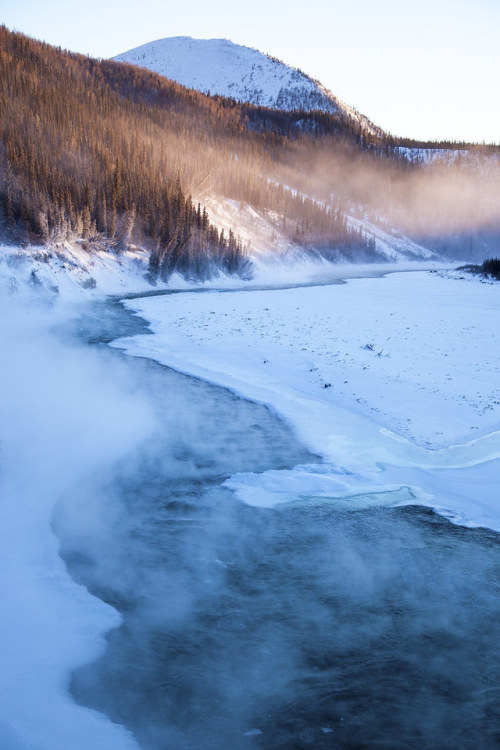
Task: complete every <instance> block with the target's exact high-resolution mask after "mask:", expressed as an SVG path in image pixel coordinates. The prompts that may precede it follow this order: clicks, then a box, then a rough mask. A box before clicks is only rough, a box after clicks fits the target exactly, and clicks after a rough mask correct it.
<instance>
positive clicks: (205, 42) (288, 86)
mask: <svg viewBox="0 0 500 750" xmlns="http://www.w3.org/2000/svg"><path fill="white" fill-rule="evenodd" d="M113 59H114V60H118V61H119V62H127V63H131V64H133V65H138V66H140V67H142V68H147V69H148V70H152V71H154V72H155V73H159V74H160V75H163V76H166V77H167V78H171V79H173V80H174V81H177V82H178V83H181V84H182V85H183V86H187V87H188V88H193V89H198V90H199V91H203V92H204V93H211V94H218V95H220V96H227V97H231V98H232V99H237V100H241V101H245V102H250V103H251V104H256V105H259V106H264V107H273V108H276V109H283V110H294V109H304V110H313V109H319V110H323V111H325V112H331V113H343V114H345V115H346V116H347V117H348V118H352V119H354V120H356V122H358V123H360V124H362V126H363V127H364V128H365V129H366V130H367V131H368V132H370V133H378V132H379V130H378V128H376V127H375V126H374V125H373V124H372V123H371V122H370V121H369V120H368V119H367V118H366V117H364V116H363V115H360V114H359V113H358V112H356V110H354V109H352V108H351V107H348V106H347V105H346V104H343V103H342V102H340V101H339V100H338V99H337V98H336V97H335V96H334V95H333V94H332V93H331V92H330V91H328V90H327V89H326V88H324V87H323V86H322V85H321V84H320V83H319V82H318V81H315V80H314V79H312V78H310V77H309V76H307V75H305V73H302V72H301V71H300V70H296V69H295V68H290V67H288V66H287V65H285V64H284V63H282V62H279V61H278V60H276V59H274V58H272V57H269V56H268V55H264V54H262V53H261V52H259V51H258V50H255V49H251V48H250V47H243V46H241V45H238V44H234V43H233V42H231V41H229V40H227V39H192V38H191V37H187V36H180V37H170V38H167V39H158V40H157V41H155V42H149V43H148V44H143V45H142V46H140V47H135V48H134V49H131V50H128V51H127V52H123V53H122V54H120V55H117V56H116V57H115V58H113Z"/></svg>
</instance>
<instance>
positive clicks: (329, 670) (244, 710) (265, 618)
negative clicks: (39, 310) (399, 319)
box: [54, 301, 500, 750]
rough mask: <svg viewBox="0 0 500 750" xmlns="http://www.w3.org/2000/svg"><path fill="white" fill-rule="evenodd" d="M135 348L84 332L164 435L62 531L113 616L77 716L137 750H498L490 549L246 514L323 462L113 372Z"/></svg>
mask: <svg viewBox="0 0 500 750" xmlns="http://www.w3.org/2000/svg"><path fill="white" fill-rule="evenodd" d="M144 329H145V324H144V323H143V321H141V320H140V319H139V318H137V317H135V316H133V315H132V314H130V313H128V312H126V311H125V310H124V309H123V308H122V307H121V305H120V304H119V303H118V302H113V301H111V302H107V303H105V304H102V305H99V306H97V307H96V308H94V310H93V312H92V314H89V315H87V316H85V317H83V318H82V319H81V320H80V321H79V324H78V336H79V337H80V339H81V340H82V341H83V342H85V343H87V344H88V345H89V346H97V347H101V348H103V350H104V349H106V350H107V351H106V356H112V357H116V358H122V360H123V362H124V366H127V367H128V368H131V372H132V373H133V377H134V379H135V381H136V382H137V384H138V388H140V389H141V390H143V391H144V392H145V393H147V394H148V397H149V398H150V400H151V402H152V403H153V404H154V410H155V413H156V428H155V431H154V435H152V437H151V438H150V439H149V440H148V441H146V442H145V443H144V444H143V445H142V446H141V448H140V449H139V450H138V451H136V452H135V453H134V455H130V456H127V458H126V459H125V460H123V461H121V462H120V463H119V464H116V465H113V466H111V467H109V469H108V470H107V471H106V472H104V473H103V474H101V475H99V476H96V477H94V478H93V479H92V481H91V482H89V483H88V484H86V485H85V486H80V487H78V488H75V490H74V492H73V493H71V495H70V496H68V497H66V498H64V500H63V501H62V502H61V503H60V504H59V507H58V510H57V512H56V515H55V518H54V528H55V530H56V533H57V535H58V537H59V539H60V544H61V554H62V556H63V558H64V560H65V561H66V564H67V566H68V568H69V571H70V573H71V574H72V576H73V577H74V579H75V580H77V581H79V582H81V583H82V584H84V585H86V586H87V587H88V588H89V590H90V591H91V592H92V593H93V594H95V595H96V596H98V597H100V598H102V599H103V600H105V601H106V602H109V603H111V604H112V605H113V606H114V607H116V608H117V609H118V610H119V611H120V612H121V614H122V616H123V624H122V625H121V627H119V628H118V629H116V630H114V631H112V632H110V633H109V634H108V637H107V649H106V651H105V653H103V655H102V656H101V657H100V658H99V659H98V660H97V661H96V662H94V663H92V664H88V665H85V666H82V667H81V668H80V669H78V670H77V671H76V672H74V674H73V676H72V681H71V693H72V695H73V697H74V699H75V700H76V701H77V702H79V703H81V704H83V705H85V706H89V707H92V708H95V709H97V710H99V711H101V712H104V713H106V714H107V715H108V716H109V717H110V718H111V719H112V720H113V721H115V722H118V723H120V724H123V725H125V726H126V727H128V728H129V729H130V730H131V731H132V732H133V733H134V734H135V736H136V738H137V741H138V743H139V744H140V746H141V747H142V748H143V749H144V750H167V749H169V748H171V749H172V750H181V749H184V748H190V749H191V748H192V749H193V750H195V749H196V750H238V749H239V748H261V749H262V750H285V749H286V748H297V749H299V748H352V749H353V750H354V749H362V748H382V749H384V748H401V749H402V750H403V749H404V748H415V749H419V750H420V749H421V750H423V749H424V748H428V749H430V748H438V749H443V750H445V749H448V748H449V749H450V750H461V749H462V748H463V749H466V748H467V749H468V748H470V749H471V750H481V749H483V748H484V749H485V750H487V749H489V748H496V747H499V746H500V555H499V536H498V535H497V534H495V533H493V532H490V531H487V530H483V529H475V530H473V529H465V528H461V527H458V526H454V525H452V524H451V523H450V522H448V521H447V520H445V519H443V518H441V517H439V516H437V515H436V514H435V513H433V512H432V511H431V510H429V509H424V508H421V507H415V506H410V507H405V508H387V507H384V508H383V507H380V508H372V509H370V510H363V511H356V512H346V511H345V510H338V509H335V507H333V505H332V504H329V503H328V502H327V501H325V503H324V504H322V505H321V504H320V505H318V504H317V502H316V503H315V504H314V505H307V504H304V505H298V504H295V503H294V504H291V505H281V506H279V507H276V508H274V509H261V508H254V507H249V506H246V505H244V504H242V503H240V502H239V501H238V500H237V499H236V498H235V497H234V495H233V494H232V493H231V492H230V491H229V490H228V489H227V488H225V487H223V486H222V483H223V482H224V480H225V479H226V478H227V477H228V476H230V475H231V474H234V473H235V472H240V471H244V472H262V471H266V470H268V469H280V468H290V467H292V466H294V465H296V464H297V463H304V462H307V463H312V462H315V461H319V459H318V458H316V457H314V456H311V455H310V454H309V453H307V451H305V450H304V449H303V448H302V447H301V445H299V444H298V442H297V440H296V439H295V437H294V435H293V433H292V431H291V430H290V429H289V428H288V427H287V425H286V424H284V423H283V422H282V421H281V420H280V419H278V418H277V417H276V416H275V415H274V414H272V413H271V412H270V411H269V410H268V409H266V408H265V407H263V406H261V405H258V404H255V403H252V402H249V401H246V400H244V399H241V398H238V397H236V396H234V395H233V394H231V393H230V392H229V391H227V390H225V389H223V388H218V387H215V386H212V385H209V384H207V383H205V382H203V381H200V380H197V379H194V378H191V377H188V376H185V375H182V374H179V373H176V372H174V371H173V370H170V369H168V368H165V367H162V366H160V365H158V364H155V363H154V362H151V361H150V360H147V359H139V358H132V357H126V356H125V355H123V354H121V353H120V352H118V351H114V350H113V351H112V352H109V348H108V347H107V346H106V342H108V341H110V340H112V339H114V338H116V337H119V336H123V335H131V334H133V333H135V332H144ZM103 355H104V352H103ZM68 750H70V749H68ZM95 750H101V749H100V748H96V749H95ZM102 750H105V749H104V748H103V749H102Z"/></svg>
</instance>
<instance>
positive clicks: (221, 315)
mask: <svg viewBox="0 0 500 750" xmlns="http://www.w3.org/2000/svg"><path fill="white" fill-rule="evenodd" d="M127 304H128V306H129V307H130V308H131V309H133V310H135V311H136V312H138V313H139V314H140V315H141V316H143V317H145V318H146V319H147V320H149V321H150V322H151V326H152V330H153V332H154V334H155V335H154V336H148V335H145V336H139V337H135V338H134V339H131V340H126V341H124V340H122V341H120V342H118V344H117V345H118V346H122V347H124V348H125V349H126V350H127V352H128V353H130V354H136V355H140V356H148V357H152V358H155V359H157V360H158V361H160V362H163V363H164V364H168V365H170V366H172V367H174V368H176V369H179V370H181V371H184V372H188V373H191V374H194V375H197V376H199V377H202V378H206V379H208V380H211V381H212V382H216V383H218V384H221V385H224V386H227V387H229V388H232V389H234V390H235V391H237V392H239V393H241V394H243V395H245V396H247V397H249V398H252V399H255V400H258V401H262V402H264V403H267V404H269V405H270V406H271V407H272V408H274V409H276V410H277V411H278V412H279V413H280V414H282V415H283V416H284V417H285V418H286V419H288V420H289V421H290V422H291V423H292V424H293V425H294V427H295V429H296V430H297V432H298V434H299V437H300V439H301V440H302V441H303V442H304V444H305V445H307V447H309V448H310V449H312V450H315V451H317V452H319V453H321V454H322V455H323V456H325V458H326V459H327V461H328V462H329V464H330V469H329V470H328V472H327V475H325V476H324V477H323V483H321V482H320V484H321V487H319V486H318V476H317V471H315V472H314V481H313V482H312V485H313V486H314V490H313V489H311V492H312V493H314V494H316V495H317V494H318V493H320V494H323V495H326V496H344V497H345V496H346V495H356V496H360V495H362V494H364V495H366V493H367V492H369V491H371V492H372V493H373V492H377V493H380V492H383V491H384V489H387V488H392V489H394V487H398V486H401V485H404V487H407V488H409V489H408V490H402V497H401V498H399V499H400V500H401V501H406V502H408V501H410V500H411V499H416V500H418V501H419V502H422V503H426V504H430V505H432V506H433V507H436V508H438V509H440V510H441V511H442V512H444V513H446V515H448V516H450V517H453V518H455V519H456V520H458V521H460V522H463V523H468V524H477V525H488V526H491V527H493V528H500V501H499V500H498V497H497V495H498V492H497V483H498V479H499V478H500V471H499V463H498V458H499V456H500V432H499V430H500V386H499V378H498V374H499V368H500V341H499V339H498V337H497V336H496V331H497V330H498V326H499V324H500V296H499V287H498V285H495V284H485V283H481V282H480V281H479V280H478V279H476V278H472V277H471V278H470V279H469V278H467V279H460V278H459V277H458V275H457V274H456V275H451V276H448V277H447V276H446V275H443V274H438V273H427V272H418V273H406V274H392V275H390V276H387V277H385V278H379V279H356V280H351V281H349V282H348V284H346V285H334V286H318V287H307V288H297V289H286V290H263V291H249V292H245V293H241V292H224V293H217V292H213V293H208V294H189V293H187V294H182V295H169V296H165V297H156V298H148V299H136V300H132V301H129V302H128V303H127ZM332 466H333V467H335V469H334V470H333V474H332V468H331V467H332ZM382 468H383V470H381V469H382ZM337 473H340V475H341V476H342V481H341V483H340V486H338V487H337V486H336V485H335V482H338V476H337V478H335V475H336V474H337ZM346 474H347V475H348V476H350V479H349V480H346ZM282 479H284V477H282ZM262 481H263V482H264V484H265V485H266V486H265V487H264V486H262V485H261V490H258V489H255V486H254V485H255V479H254V478H252V479H250V478H243V477H241V478H240V482H239V486H240V494H241V493H243V494H244V495H245V499H246V500H247V501H248V500H249V497H250V496H251V500H250V501H252V502H255V503H257V504H259V503H263V502H265V503H272V502H273V500H272V499H271V498H270V497H269V486H268V485H269V482H268V481H267V479H265V478H262ZM332 482H333V484H332ZM248 483H250V485H251V486H254V489H253V491H251V492H250V493H249V492H248V490H243V489H242V487H243V486H247V485H248ZM457 483H458V485H459V486H458V487H457ZM233 484H234V486H237V485H238V481H236V480H234V483H233ZM272 484H273V488H274V489H273V492H274V493H275V499H274V501H275V502H278V501H280V500H283V499H289V498H290V494H293V491H294V489H293V488H294V484H293V481H292V479H291V478H290V477H288V481H287V483H286V484H287V488H286V489H285V488H284V486H283V483H282V482H281V480H280V482H272ZM303 485H304V481H303V475H302V477H301V480H300V486H301V488H302V489H301V492H304V487H303ZM323 485H324V486H323ZM360 488H361V489H360ZM403 496H404V497H403ZM394 497H395V496H393V499H394ZM387 499H389V496H387Z"/></svg>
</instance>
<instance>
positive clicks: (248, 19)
mask: <svg viewBox="0 0 500 750" xmlns="http://www.w3.org/2000/svg"><path fill="white" fill-rule="evenodd" d="M0 21H1V22H2V23H4V24H5V25H6V26H7V27H8V28H10V29H15V30H17V31H22V32H24V33H27V34H30V35H31V36H33V37H35V38H37V39H43V40H44V41H47V42H49V43H51V44H56V45H58V46H61V47H63V48H67V49H70V50H73V51H75V52H82V53H85V54H89V55H92V56H95V57H111V56H113V55H116V54H118V53H120V52H125V51H126V50H128V49H130V48H132V47H137V46H139V45H140V44H144V43H146V42H150V41H153V40H155V39H161V38H163V37H169V36H192V37H195V38H200V39H209V38H214V37H217V38H221V37H223V38H226V39H230V40H231V41H233V42H235V43H237V44H245V45H247V46H249V47H255V48H256V49H259V50H260V51H261V52H267V53H268V54H270V55H273V56H275V57H278V58H279V59H281V60H283V62H285V63H287V64H289V65H292V66H294V67H298V68H300V69H301V70H303V71H304V72H305V73H308V74H309V75H311V76H313V77H314V78H317V79H318V80H319V81H321V83H323V85H325V86H326V87H327V88H329V89H330V90H331V91H332V92H333V93H334V94H335V95H336V96H338V97H339V98H340V99H342V100H343V101H345V102H346V103H347V104H350V105H351V106H354V107H356V108H357V109H358V110H359V111H360V112H362V113H363V114H365V115H366V116H367V117H369V118H370V119H371V120H372V121H373V122H375V123H376V124H377V125H380V126H381V127H383V128H384V129H386V130H388V131H390V132H391V133H393V134H395V135H401V136H409V137H413V138H421V139H450V140H454V139H456V140H472V141H479V142H481V141H483V140H484V141H486V142H494V143H499V142H500V96H499V74H500V43H499V38H500V0H419V1H418V2H406V0H399V2H398V1H397V0H350V2H346V1H340V0H330V1H329V2H328V1H327V0H309V1H307V0H301V1H300V2H299V1H298V0H249V2H247V3H242V2H241V1H240V0H231V1H230V0H190V2H179V0H175V2H173V1H172V0H85V1H84V2H81V3H78V4H76V3H74V2H68V1H67V0H0Z"/></svg>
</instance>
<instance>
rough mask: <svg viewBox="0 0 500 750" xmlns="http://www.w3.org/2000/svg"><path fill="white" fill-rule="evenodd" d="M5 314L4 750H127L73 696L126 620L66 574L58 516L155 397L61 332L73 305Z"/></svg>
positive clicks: (22, 299)
mask: <svg viewBox="0 0 500 750" xmlns="http://www.w3.org/2000/svg"><path fill="white" fill-rule="evenodd" d="M0 312H1V315H2V326H1V330H0V347H1V351H2V367H1V368H0V441H1V454H0V496H1V503H0V596H1V601H2V614H1V617H0V636H1V644H2V669H1V671H0V748H1V749H2V750H70V749H71V750H84V749H86V748H96V750H97V749H98V748H106V749H107V750H114V749H115V748H116V749H119V750H131V749H132V748H136V747H137V745H136V743H135V742H134V740H133V738H132V736H131V735H130V734H129V733H128V732H126V731H125V730H124V729H123V728H122V727H118V726H114V725H113V724H111V722H109V720H108V719H106V718H105V717H104V716H102V715H100V714H98V713H96V712H92V711H89V710H87V709H82V708H81V707H79V706H77V705H76V704H75V702H74V701H73V699H72V698H71V696H70V695H69V692H68V685H69V680H70V672H71V670H72V669H74V668H76V667H77V666H80V665H81V664H83V663H86V662H88V661H90V660H92V659H94V658H96V657H97V655H98V654H99V653H100V652H101V651H102V650H103V648H104V643H105V641H104V635H105V634H106V633H107V632H108V631H109V630H110V629H111V628H113V627H116V626H117V625H118V624H119V622H120V617H119V615H118V613H117V612H116V611H115V610H114V609H112V608H111V607H109V606H108V605H106V604H104V603H103V602H102V601H100V600H99V599H97V598H96V597H94V596H91V595H90V594H89V593H88V592H87V591H86V589H85V588H84V587H83V586H81V585H79V584H77V583H75V582H74V581H73V580H72V579H71V578H70V576H69V573H68V572H67V570H66V567H65V564H64V563H63V561H62V560H61V558H60V556H59V544H58V541H57V539H56V537H55V535H54V534H53V532H52V529H51V523H52V517H53V513H54V506H55V504H56V503H57V502H58V501H59V500H60V498H61V497H62V496H63V495H64V494H65V493H68V492H71V491H72V489H73V487H74V486H75V485H77V484H79V485H84V484H85V482H86V481H88V477H89V476H91V475H92V474H93V473H94V472H98V471H100V470H102V469H103V468H104V467H105V466H108V465H110V464H112V462H113V461H115V460H117V459H118V458H119V457H120V456H122V455H123V454H125V453H127V452H128V451H130V450H132V449H133V448H134V447H135V446H136V445H137V444H138V443H140V441H141V440H142V439H143V438H144V435H145V434H147V432H148V430H149V429H150V427H151V416H150V412H149V410H148V405H147V402H146V401H145V399H143V398H141V397H139V396H138V395H137V394H136V393H135V392H134V390H135V386H134V384H133V383H131V382H130V381H129V380H128V378H127V373H126V371H125V369H124V368H123V367H120V366H119V364H118V363H117V362H116V357H115V358H106V357H105V356H103V354H102V353H101V354H100V355H99V354H98V353H96V352H92V351H90V350H89V347H84V346H83V345H78V344H77V343H76V342H75V341H67V340H66V341H61V339H60V337H58V336H56V335H55V334H54V331H53V329H54V326H64V327H66V326H67V325H68V320H69V319H71V317H72V316H75V315H77V312H78V311H77V310H75V309H74V308H72V307H68V306H63V307H55V308H53V307H50V306H49V305H48V304H46V303H45V302H44V301H43V300H37V299H36V296H35V298H34V297H33V296H23V295H20V294H19V295H13V296H10V297H9V298H7V300H4V302H3V303H2V304H1V306H0Z"/></svg>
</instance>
